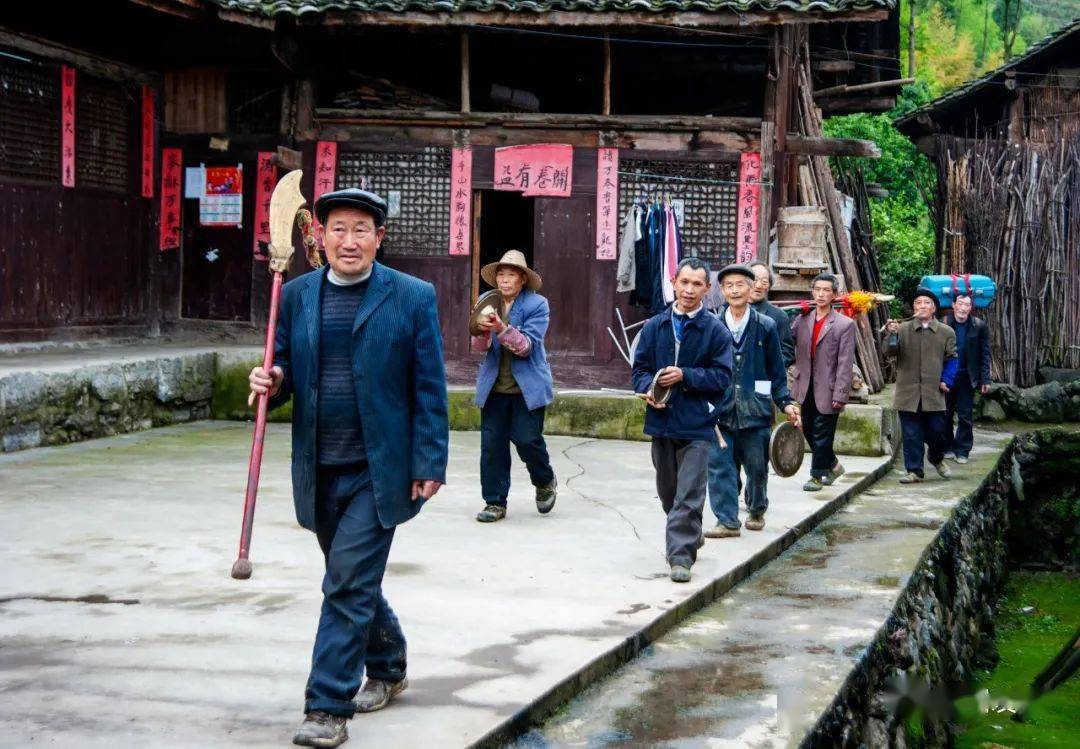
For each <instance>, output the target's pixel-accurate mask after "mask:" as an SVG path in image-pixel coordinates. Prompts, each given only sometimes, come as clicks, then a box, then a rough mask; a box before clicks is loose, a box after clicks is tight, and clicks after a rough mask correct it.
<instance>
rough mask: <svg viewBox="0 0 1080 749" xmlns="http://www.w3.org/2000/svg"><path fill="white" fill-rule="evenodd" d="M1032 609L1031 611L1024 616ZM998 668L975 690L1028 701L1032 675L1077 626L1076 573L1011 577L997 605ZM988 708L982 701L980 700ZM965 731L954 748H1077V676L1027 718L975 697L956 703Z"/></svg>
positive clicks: (1079, 589)
mask: <svg viewBox="0 0 1080 749" xmlns="http://www.w3.org/2000/svg"><path fill="white" fill-rule="evenodd" d="M1027 607H1033V610H1031V611H1030V612H1029V613H1026V614H1025V613H1023V611H1024V610H1025V609H1026V608H1027ZM997 625H998V633H997V635H998V636H997V647H998V652H999V654H1000V656H1001V661H1000V663H999V664H998V667H997V668H996V669H994V671H992V672H990V673H982V674H980V675H979V679H978V682H979V683H978V686H977V690H983V689H986V690H987V691H988V692H989V694H990V698H991V702H992V703H997V702H998V701H999V700H1005V699H1009V700H1026V699H1027V697H1028V689H1029V687H1030V685H1031V682H1032V680H1034V678H1035V676H1036V675H1037V674H1038V673H1039V672H1040V671H1041V670H1042V669H1043V668H1044V667H1045V666H1046V665H1047V664H1048V663H1049V662H1050V661H1051V660H1052V659H1053V658H1054V656H1055V655H1057V653H1058V652H1059V651H1060V650H1061V648H1062V647H1063V646H1064V645H1065V644H1066V643H1067V642H1068V641H1069V639H1070V638H1071V637H1072V635H1073V633H1074V632H1076V630H1077V627H1080V576H1077V575H1075V574H1069V573H1058V572H1038V573H1013V574H1012V576H1011V577H1010V579H1009V584H1008V586H1007V587H1006V589H1005V594H1004V596H1003V597H1002V599H1001V602H1000V604H999V606H998V619H997ZM984 704H985V702H984ZM956 707H957V710H958V712H959V714H960V719H959V723H960V726H961V727H962V728H963V732H962V733H961V734H960V735H959V736H958V737H957V742H956V746H957V748H958V749H983V748H984V747H988V746H993V747H1002V748H1004V747H1010V748H1012V749H1027V748H1028V747H1031V748H1032V749H1035V747H1038V748H1039V749H1053V748H1054V747H1061V748H1062V749H1064V747H1077V746H1080V709H1078V707H1080V676H1077V675H1074V676H1073V678H1072V679H1070V680H1068V681H1066V682H1065V683H1064V684H1062V685H1061V686H1059V687H1058V688H1057V689H1055V690H1053V691H1051V692H1049V693H1047V694H1045V695H1043V696H1042V697H1041V698H1039V699H1037V700H1035V702H1033V703H1032V704H1031V706H1030V709H1029V712H1028V715H1027V719H1026V720H1025V721H1024V722H1023V723H1020V722H1017V721H1014V720H1012V713H1011V712H1008V711H1003V712H996V711H995V710H993V709H991V710H990V711H989V712H984V711H983V710H980V709H979V700H978V699H977V697H969V698H965V699H963V700H960V701H959V702H957V705H956Z"/></svg>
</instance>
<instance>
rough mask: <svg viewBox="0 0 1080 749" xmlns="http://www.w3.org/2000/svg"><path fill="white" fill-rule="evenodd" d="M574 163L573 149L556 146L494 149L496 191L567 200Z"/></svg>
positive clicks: (551, 144)
mask: <svg viewBox="0 0 1080 749" xmlns="http://www.w3.org/2000/svg"><path fill="white" fill-rule="evenodd" d="M573 161H574V148H573V146H568V145H562V144H559V143H540V144H537V145H529V146H510V147H509V148H496V149H495V179H494V182H495V189H496V190H510V191H515V192H520V193H523V194H524V195H525V196H526V197H533V196H536V195H546V196H549V197H556V198H568V197H570V185H571V183H572V182H573V176H574V175H573V166H574V165H573Z"/></svg>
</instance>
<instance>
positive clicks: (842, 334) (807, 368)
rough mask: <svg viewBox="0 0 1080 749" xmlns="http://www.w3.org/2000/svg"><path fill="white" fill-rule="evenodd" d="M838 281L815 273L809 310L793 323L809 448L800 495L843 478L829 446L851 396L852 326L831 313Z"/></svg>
mask: <svg viewBox="0 0 1080 749" xmlns="http://www.w3.org/2000/svg"><path fill="white" fill-rule="evenodd" d="M837 286H838V282H837V279H836V276H834V275H832V274H830V273H820V274H818V276H817V277H816V278H814V280H813V282H812V283H811V284H810V293H811V295H812V296H813V299H814V307H813V308H812V309H811V310H810V311H809V312H807V313H806V314H804V315H800V316H799V317H797V318H796V319H795V322H793V323H792V325H791V328H792V331H793V332H794V333H795V386H794V395H795V400H796V402H798V403H801V404H802V426H803V434H804V435H806V441H807V442H808V443H809V444H810V454H811V459H810V479H809V481H807V482H806V483H805V484H803V491H808V492H817V491H821V489H822V488H823V487H826V486H832V484H833V482H835V481H836V480H837V479H838V478H840V477H841V476H843V475H844V467H843V466H842V465H840V461H839V459H837V457H836V452H835V451H834V450H833V441H834V440H835V438H836V423H837V422H838V421H839V420H840V414H841V412H842V411H843V410H844V407H845V406H846V405H847V402H848V398H849V397H850V394H851V378H852V371H853V370H852V365H853V363H854V361H855V322H854V321H853V320H851V318H848V317H845V316H844V315H841V314H838V313H837V312H836V310H834V309H833V306H832V305H833V300H834V299H836V293H837V291H839V289H838V288H837Z"/></svg>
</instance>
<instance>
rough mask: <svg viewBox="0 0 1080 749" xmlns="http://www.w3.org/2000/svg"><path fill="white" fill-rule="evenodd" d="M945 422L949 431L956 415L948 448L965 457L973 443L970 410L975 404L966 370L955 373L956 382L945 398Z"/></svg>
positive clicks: (973, 392)
mask: <svg viewBox="0 0 1080 749" xmlns="http://www.w3.org/2000/svg"><path fill="white" fill-rule="evenodd" d="M945 402H946V414H947V415H946V417H945V418H946V422H945V423H946V424H947V425H948V428H949V430H950V431H952V428H953V417H954V416H955V417H956V431H955V432H952V434H951V439H950V441H949V449H950V450H952V452H953V453H955V454H956V456H957V457H958V458H966V457H967V456H968V455H970V454H971V446H972V445H973V444H975V435H974V434H973V433H972V427H973V426H974V420H973V419H972V417H971V410H972V407H973V406H974V404H975V388H973V387H972V386H971V379H970V378H969V377H968V373H967V372H960V373H958V374H957V375H956V384H955V385H953V387H952V390H950V391H949V394H948V395H947V396H946V398H945Z"/></svg>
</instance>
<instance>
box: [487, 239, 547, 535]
mask: <svg viewBox="0 0 1080 749" xmlns="http://www.w3.org/2000/svg"><path fill="white" fill-rule="evenodd" d="M480 277H481V278H483V279H484V281H485V282H487V283H488V284H489V285H491V286H494V287H495V288H496V289H497V290H498V292H499V295H500V296H501V298H502V305H501V307H502V309H503V314H502V316H500V315H499V314H497V313H496V314H492V315H491V316H490V318H489V320H488V321H487V322H483V323H481V324H480V329H481V330H482V331H483V332H484V334H485V336H486V338H487V339H488V340H487V341H486V342H485V341H484V340H483V338H480V339H479V340H480V341H481V342H482V343H484V344H485V347H486V349H487V356H486V357H485V358H484V361H483V363H482V364H481V365H480V372H479V374H478V375H477V377H476V405H478V406H479V407H480V490H481V493H482V494H483V498H484V509H483V510H481V511H480V513H479V514H478V515H477V516H476V519H477V520H479V521H480V522H481V523H494V522H496V521H499V520H502V519H503V518H504V517H506V498H507V495H508V494H509V493H510V443H511V442H512V443H513V444H514V446H515V447H516V448H517V452H518V456H520V458H521V460H522V462H524V463H525V467H526V468H527V469H528V471H529V478H530V479H531V480H532V483H533V486H535V487H536V509H537V510H538V511H539V512H540V513H541V514H542V515H546V514H547V513H549V512H551V510H552V508H553V507H554V506H555V488H556V481H555V472H554V471H553V470H552V468H551V458H550V456H549V455H548V450H547V444H546V443H545V442H544V412H545V410H546V408H547V406H548V404H550V403H551V401H552V398H553V392H552V382H551V368H550V367H549V366H548V363H547V355H546V354H545V353H544V335H545V334H546V333H547V328H548V317H549V308H548V301H547V299H545V298H544V297H542V296H540V294H538V293H537V291H538V290H539V289H540V286H541V285H542V284H543V280H542V279H541V278H540V274H538V273H537V272H536V271H534V270H533V269H532V268H530V267H529V265H528V262H527V261H526V260H525V256H524V255H523V254H522V253H521V252H519V251H517V250H510V251H508V252H507V253H506V254H504V255H503V256H502V258H501V259H500V260H499V261H498V262H495V263H489V264H487V265H485V266H484V267H483V268H482V269H481V270H480Z"/></svg>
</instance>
